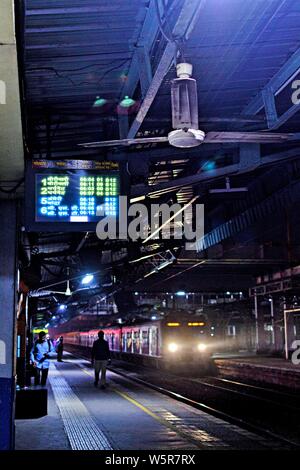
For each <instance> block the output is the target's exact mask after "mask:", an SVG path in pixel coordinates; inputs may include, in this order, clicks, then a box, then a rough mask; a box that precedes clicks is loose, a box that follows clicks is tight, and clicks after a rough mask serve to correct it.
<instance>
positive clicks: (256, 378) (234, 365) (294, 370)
mask: <svg viewBox="0 0 300 470" xmlns="http://www.w3.org/2000/svg"><path fill="white" fill-rule="evenodd" d="M214 362H215V365H216V366H217V370H218V372H219V374H220V376H222V377H230V378H235V379H239V380H247V381H253V382H259V383H261V384H265V385H278V386H280V387H286V388H289V389H294V390H300V364H299V365H296V364H293V363H292V362H291V361H287V360H285V359H283V358H276V357H263V356H254V355H252V356H250V357H243V356H242V357H218V358H215V359H214Z"/></svg>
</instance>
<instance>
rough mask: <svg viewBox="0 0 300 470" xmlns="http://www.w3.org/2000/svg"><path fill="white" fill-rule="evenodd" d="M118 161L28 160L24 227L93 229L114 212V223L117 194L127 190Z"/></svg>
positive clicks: (44, 229)
mask: <svg viewBox="0 0 300 470" xmlns="http://www.w3.org/2000/svg"><path fill="white" fill-rule="evenodd" d="M119 165H120V164H119V163H118V162H113V161H108V160H105V161H88V160H43V159H41V160H32V162H30V163H29V164H28V165H27V167H26V173H25V175H26V181H25V189H26V192H25V228H26V230H28V231H35V232H36V231H38V232H40V231H45V232H55V231H57V230H59V231H73V232H85V231H95V230H96V226H97V223H98V222H99V220H101V218H103V217H106V216H116V217H117V221H116V222H117V223H118V215H119V214H118V210H119V196H120V195H121V194H124V191H127V189H126V188H127V186H126V184H127V179H126V178H125V179H124V171H122V172H120V166H119ZM121 175H123V176H122V177H121ZM124 181H125V183H124ZM99 210H101V213H99ZM97 213H98V215H97Z"/></svg>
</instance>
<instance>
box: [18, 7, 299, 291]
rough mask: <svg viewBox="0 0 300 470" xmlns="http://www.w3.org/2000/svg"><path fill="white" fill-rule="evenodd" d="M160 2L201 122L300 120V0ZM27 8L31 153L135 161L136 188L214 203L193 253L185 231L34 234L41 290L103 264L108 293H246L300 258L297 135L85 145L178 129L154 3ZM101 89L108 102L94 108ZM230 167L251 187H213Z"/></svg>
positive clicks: (171, 71)
mask: <svg viewBox="0 0 300 470" xmlns="http://www.w3.org/2000/svg"><path fill="white" fill-rule="evenodd" d="M158 4H159V7H160V16H161V22H162V25H163V26H164V27H165V28H166V29H168V30H169V31H171V30H172V31H173V32H174V31H175V33H176V36H177V39H178V41H177V42H178V45H179V52H178V53H179V56H178V58H177V60H179V59H180V60H183V59H184V60H186V61H189V62H191V63H192V64H193V67H194V69H193V76H194V78H196V79H197V83H198V107H199V121H200V128H201V129H203V130H204V131H210V130H212V131H214V130H220V131H221V130H227V131H231V130H241V131H243V130H248V131H251V130H253V131H254V130H267V129H269V130H270V131H272V130H277V131H285V132H297V131H298V127H299V113H297V111H298V109H297V107H295V106H293V103H292V101H291V94H292V88H291V79H292V78H297V77H298V75H297V74H299V70H300V27H299V26H300V3H299V2H295V1H294V0H265V1H264V2H262V1H261V0H251V1H250V0H244V1H243V2H241V1H240V0H227V1H226V2H220V1H219V0H206V1H205V0H202V1H199V0H169V1H167V0H159V1H158ZM20 6H22V8H21V10H22V11H21V15H22V16H21V17H22V18H23V29H22V28H21V29H22V31H23V40H22V41H20V44H19V48H20V50H21V56H22V77H23V80H24V103H25V117H26V130H27V132H26V145H27V148H28V158H29V159H31V158H45V159H68V158H72V159H74V158H75V159H76V158H77V159H81V160H84V159H97V160H117V161H121V162H122V161H123V162H125V167H126V171H127V173H128V174H129V175H130V195H131V196H132V197H133V196H145V197H146V199H145V201H146V203H150V202H153V197H155V202H170V201H173V202H176V201H177V202H180V203H188V202H189V201H190V200H191V199H192V198H193V197H196V196H197V197H198V201H199V202H201V203H203V204H204V205H205V231H206V233H207V237H206V239H207V243H206V245H205V246H203V247H202V248H201V247H198V251H197V252H186V251H185V250H184V247H183V246H182V244H180V243H179V242H178V241H176V240H175V241H172V240H170V241H161V240H158V241H157V240H156V241H155V243H154V242H153V240H152V241H151V240H150V241H149V242H148V243H146V244H145V243H144V244H142V243H141V242H135V243H133V242H131V243H127V242H126V243H125V242H122V243H121V242H105V243H104V242H100V241H99V240H98V239H97V237H96V236H95V234H89V235H86V234H85V233H78V234H77V233H75V234H74V233H73V234H70V233H60V234H59V233H55V234H43V233H29V234H24V240H23V250H22V253H23V264H24V266H26V265H27V266H26V269H24V272H25V278H26V282H27V283H28V284H29V286H30V287H31V288H33V289H37V288H41V287H43V286H48V285H49V284H53V283H56V282H60V281H64V282H65V279H66V277H68V275H67V272H68V273H69V277H71V278H72V279H73V278H76V279H74V280H73V281H72V283H71V284H72V287H73V288H76V287H78V281H77V277H79V276H80V275H81V274H82V273H84V272H87V271H93V272H97V276H98V278H97V279H98V281H99V283H98V291H97V292H96V293H99V292H100V293H101V292H106V293H108V292H109V293H111V292H114V291H115V290H118V289H121V288H125V289H127V290H138V289H142V291H143V292H144V291H147V290H150V291H151V290H156V291H164V290H166V289H168V290H169V291H172V290H175V289H178V288H180V286H182V285H183V284H184V285H186V286H188V288H189V290H190V291H193V290H194V291H199V292H200V291H210V292H211V291H213V290H215V291H222V290H223V291H224V290H230V289H232V288H234V287H236V288H237V289H238V290H245V289H246V290H247V288H248V287H250V286H252V285H254V284H255V282H256V280H255V279H256V277H257V276H260V275H266V276H268V275H271V274H272V273H274V272H277V271H280V270H283V269H285V268H287V267H289V266H291V265H296V264H297V262H298V259H299V255H300V253H299V246H298V243H297V239H298V235H299V222H300V219H299V216H298V215H297V214H296V212H295V211H294V210H293V209H294V208H295V207H297V203H298V199H300V197H299V198H298V193H299V191H298V186H297V185H299V177H300V174H299V169H298V167H299V163H298V155H299V146H298V143H297V141H295V142H291V143H289V144H278V145H274V144H273V145H261V146H259V145H258V144H255V143H254V144H241V145H240V146H239V145H237V144H215V145H204V146H200V147H198V148H196V149H193V150H183V149H175V148H172V147H170V146H168V145H166V144H162V145H161V144H145V145H140V146H133V147H132V148H130V149H125V150H124V149H122V150H120V149H119V148H105V149H87V148H82V147H79V146H78V144H79V143H83V142H89V141H94V140H96V141H99V140H109V139H118V138H119V137H121V138H123V137H126V136H127V135H128V136H130V137H134V136H135V135H139V136H156V135H166V133H167V132H168V131H169V130H171V128H172V122H171V110H170V80H171V79H172V78H174V77H175V75H176V73H175V66H174V56H175V54H176V48H175V46H174V44H170V42H168V41H167V40H166V38H165V37H164V35H163V34H162V32H161V29H160V26H159V22H158V17H157V12H156V8H155V1H154V0H150V1H141V0H138V1H134V0H132V1H131V2H124V1H117V0H115V1H113V2H108V1H106V0H86V1H85V2H82V0H27V1H26V2H23V1H22V2H20ZM180 55H181V57H180ZM126 95H128V96H130V97H132V98H134V100H135V102H136V103H135V105H134V106H133V107H132V108H130V109H129V111H128V113H126V114H124V112H122V110H121V108H120V106H119V103H120V101H121V100H122V99H123V98H124V97H125V96H126ZM97 97H101V98H104V99H105V100H107V103H106V105H105V106H103V107H94V106H93V104H94V102H95V100H96V98H97ZM274 103H275V106H277V111H278V113H277V115H276V113H275V115H274ZM226 176H228V177H230V184H231V187H247V189H248V191H247V192H246V193H235V194H229V193H228V194H227V193H222V194H221V195H218V196H217V195H214V194H213V193H211V192H210V190H211V189H216V188H219V189H220V188H222V187H225V177H226ZM229 224H231V226H230V227H229ZM170 259H171V260H172V263H171V262H170V263H169V265H168V261H169V260H170ZM166 261H167V263H166V267H165V268H164V269H157V268H158V267H159V266H161V264H162V263H163V262H166ZM67 269H68V271H66V270H67ZM150 273H151V274H150ZM26 276H27V277H26ZM62 285H63V286H65V284H62ZM103 285H106V287H105V288H104V287H103ZM60 286H61V285H60ZM45 290H47V287H45ZM95 295H96V294H95ZM71 300H72V299H71Z"/></svg>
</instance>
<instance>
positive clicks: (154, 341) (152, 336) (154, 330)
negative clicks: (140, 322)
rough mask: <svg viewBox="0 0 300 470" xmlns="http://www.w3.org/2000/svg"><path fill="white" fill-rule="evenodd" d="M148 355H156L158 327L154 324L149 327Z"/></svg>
mask: <svg viewBox="0 0 300 470" xmlns="http://www.w3.org/2000/svg"><path fill="white" fill-rule="evenodd" d="M150 355H151V356H157V355H158V328H157V327H156V326H152V327H151V329H150Z"/></svg>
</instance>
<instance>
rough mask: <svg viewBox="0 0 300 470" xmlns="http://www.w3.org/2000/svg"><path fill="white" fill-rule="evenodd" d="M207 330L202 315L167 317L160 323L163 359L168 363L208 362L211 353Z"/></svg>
mask: <svg viewBox="0 0 300 470" xmlns="http://www.w3.org/2000/svg"><path fill="white" fill-rule="evenodd" d="M209 332H210V330H209V327H208V324H207V321H206V319H205V318H204V317H200V318H195V317H189V318H182V317H181V318H171V317H168V318H167V319H166V320H165V321H164V322H163V325H162V353H163V354H162V355H163V358H164V361H166V362H167V363H168V364H170V365H171V364H174V365H180V364H182V365H185V364H193V365H199V366H203V365H206V364H208V363H209V362H210V358H211V355H212V351H211V346H210V335H209Z"/></svg>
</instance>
